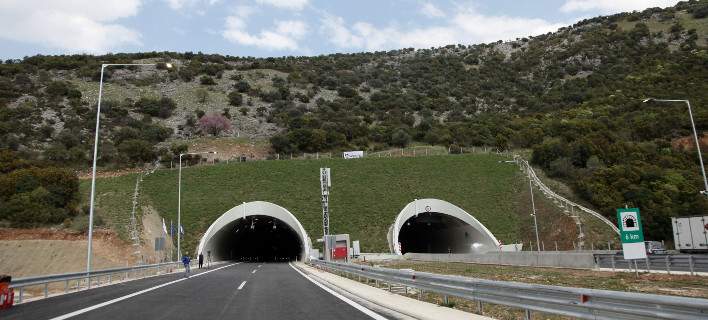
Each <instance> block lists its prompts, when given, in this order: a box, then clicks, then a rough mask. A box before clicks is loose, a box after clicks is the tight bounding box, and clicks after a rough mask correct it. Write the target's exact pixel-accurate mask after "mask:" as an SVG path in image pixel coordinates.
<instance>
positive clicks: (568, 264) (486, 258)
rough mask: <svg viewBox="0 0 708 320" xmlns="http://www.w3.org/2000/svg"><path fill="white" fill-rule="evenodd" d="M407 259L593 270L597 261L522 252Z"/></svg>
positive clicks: (578, 256) (583, 254)
mask: <svg viewBox="0 0 708 320" xmlns="http://www.w3.org/2000/svg"><path fill="white" fill-rule="evenodd" d="M405 258H406V259H409V260H417V261H439V262H467V263H480V264H498V265H509V266H529V267H555V268H576V269H592V268H594V267H595V260H594V258H593V253H592V252H573V251H541V252H535V251H522V252H487V253H483V254H471V253H452V254H446V253H406V254H405Z"/></svg>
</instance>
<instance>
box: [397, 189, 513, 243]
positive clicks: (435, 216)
mask: <svg viewBox="0 0 708 320" xmlns="http://www.w3.org/2000/svg"><path fill="white" fill-rule="evenodd" d="M388 245H389V250H390V251H391V253H395V254H404V253H407V252H415V253H484V252H487V251H492V250H497V249H498V248H499V245H500V243H499V240H497V238H496V237H494V235H493V234H492V233H491V232H490V231H489V230H488V229H487V228H486V227H485V226H484V225H483V224H482V223H480V222H479V221H478V220H477V219H475V218H474V217H473V216H472V215H470V214H469V213H467V212H466V211H465V210H463V209H462V208H460V207H458V206H456V205H454V204H452V203H449V202H447V201H443V200H439V199H417V200H414V201H413V202H411V203H409V204H407V205H406V206H405V207H404V208H403V210H401V212H400V213H399V214H398V216H396V220H395V221H394V223H393V224H392V225H391V227H390V228H389V232H388Z"/></svg>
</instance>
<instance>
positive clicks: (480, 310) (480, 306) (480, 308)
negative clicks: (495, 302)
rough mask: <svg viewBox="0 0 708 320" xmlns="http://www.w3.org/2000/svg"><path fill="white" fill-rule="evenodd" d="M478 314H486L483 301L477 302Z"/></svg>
mask: <svg viewBox="0 0 708 320" xmlns="http://www.w3.org/2000/svg"><path fill="white" fill-rule="evenodd" d="M477 313H479V314H484V309H482V300H477Z"/></svg>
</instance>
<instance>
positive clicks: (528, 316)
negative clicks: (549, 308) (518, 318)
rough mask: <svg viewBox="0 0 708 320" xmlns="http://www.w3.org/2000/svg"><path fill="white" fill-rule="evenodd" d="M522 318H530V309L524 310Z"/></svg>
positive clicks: (527, 319) (528, 319)
mask: <svg viewBox="0 0 708 320" xmlns="http://www.w3.org/2000/svg"><path fill="white" fill-rule="evenodd" d="M524 320H531V310H529V309H526V310H524Z"/></svg>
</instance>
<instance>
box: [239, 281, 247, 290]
mask: <svg viewBox="0 0 708 320" xmlns="http://www.w3.org/2000/svg"><path fill="white" fill-rule="evenodd" d="M245 285H246V281H244V282H241V285H240V286H238V289H239V290H241V289H243V286H245Z"/></svg>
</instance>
